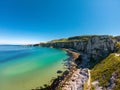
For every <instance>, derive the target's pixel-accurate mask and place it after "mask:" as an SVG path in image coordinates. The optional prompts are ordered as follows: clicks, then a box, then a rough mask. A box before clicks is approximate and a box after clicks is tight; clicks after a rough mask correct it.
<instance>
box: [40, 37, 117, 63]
mask: <svg viewBox="0 0 120 90" xmlns="http://www.w3.org/2000/svg"><path fill="white" fill-rule="evenodd" d="M115 43H116V42H115V40H113V38H112V37H111V36H108V35H100V36H91V37H89V38H88V40H85V41H84V40H79V41H70V42H55V43H45V44H41V46H45V47H51V46H52V47H55V48H67V49H69V48H71V49H74V50H77V51H81V52H84V53H86V54H87V55H88V56H89V58H90V59H92V60H93V61H94V62H98V61H99V60H101V59H103V58H105V57H106V56H107V55H108V54H109V53H111V52H113V51H114V50H115Z"/></svg>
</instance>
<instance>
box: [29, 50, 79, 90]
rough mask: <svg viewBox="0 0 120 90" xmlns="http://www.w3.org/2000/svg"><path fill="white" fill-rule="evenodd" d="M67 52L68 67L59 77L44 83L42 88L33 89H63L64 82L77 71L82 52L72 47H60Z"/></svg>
mask: <svg viewBox="0 0 120 90" xmlns="http://www.w3.org/2000/svg"><path fill="white" fill-rule="evenodd" d="M60 49H62V50H64V51H66V52H67V54H68V56H69V58H68V59H66V60H65V61H66V62H65V63H64V64H65V66H66V67H67V69H66V70H65V71H64V72H63V73H62V74H60V75H58V77H57V78H55V79H54V80H51V81H53V82H52V83H51V84H50V85H44V86H45V87H44V88H42V87H41V88H40V89H38V88H37V89H31V90H61V88H62V87H63V86H64V84H65V83H66V82H67V81H68V80H69V79H70V78H71V77H72V75H73V74H74V72H75V71H77V64H76V60H77V59H79V56H80V53H79V52H77V51H74V50H71V49H65V48H60Z"/></svg>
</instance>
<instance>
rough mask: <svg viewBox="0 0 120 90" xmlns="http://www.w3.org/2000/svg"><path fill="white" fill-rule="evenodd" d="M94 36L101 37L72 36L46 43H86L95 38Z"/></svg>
mask: <svg viewBox="0 0 120 90" xmlns="http://www.w3.org/2000/svg"><path fill="white" fill-rule="evenodd" d="M95 36H101V35H86V36H74V37H69V38H63V39H57V40H52V41H49V42H48V43H56V42H77V41H88V40H89V39H90V38H91V37H95Z"/></svg>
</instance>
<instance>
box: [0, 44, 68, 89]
mask: <svg viewBox="0 0 120 90" xmlns="http://www.w3.org/2000/svg"><path fill="white" fill-rule="evenodd" d="M67 58H69V56H68V55H67V53H66V51H64V50H61V49H56V48H46V47H32V46H22V45H0V90H31V89H35V88H39V87H41V86H44V85H45V84H48V85H49V84H51V82H52V80H53V79H54V78H56V77H57V76H58V74H57V71H58V70H62V71H64V70H66V67H65V65H64V63H65V60H66V59H67Z"/></svg>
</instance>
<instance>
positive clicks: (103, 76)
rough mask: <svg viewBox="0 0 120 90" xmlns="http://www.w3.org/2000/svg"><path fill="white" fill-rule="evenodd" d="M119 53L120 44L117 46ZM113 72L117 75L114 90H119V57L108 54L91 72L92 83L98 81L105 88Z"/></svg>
mask: <svg viewBox="0 0 120 90" xmlns="http://www.w3.org/2000/svg"><path fill="white" fill-rule="evenodd" d="M117 47H118V48H119V50H118V52H120V43H118V44H117ZM113 72H116V73H117V74H118V77H117V79H116V86H115V88H114V90H120V56H115V53H112V54H110V55H109V56H108V57H107V58H105V59H104V60H102V61H101V62H100V63H99V64H97V65H95V67H94V68H93V69H92V70H91V79H92V81H95V80H99V82H100V85H101V86H105V85H106V84H107V82H108V80H109V79H110V77H111V75H112V73H113Z"/></svg>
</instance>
